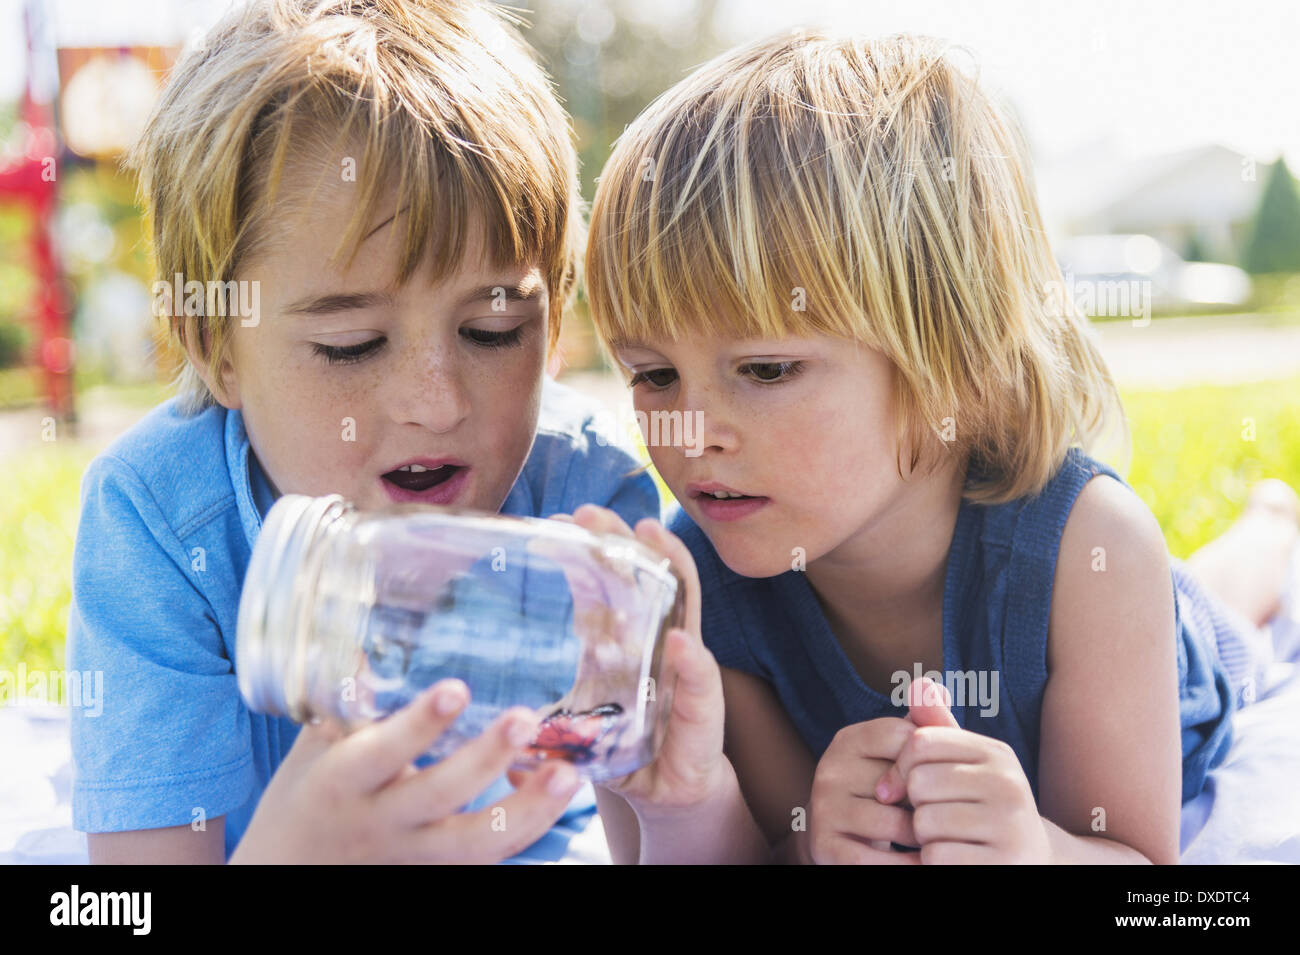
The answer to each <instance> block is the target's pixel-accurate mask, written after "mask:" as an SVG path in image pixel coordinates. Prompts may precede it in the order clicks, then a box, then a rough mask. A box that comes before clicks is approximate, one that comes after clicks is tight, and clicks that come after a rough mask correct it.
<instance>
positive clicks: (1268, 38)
mask: <svg viewBox="0 0 1300 955" xmlns="http://www.w3.org/2000/svg"><path fill="white" fill-rule="evenodd" d="M228 5H229V3H228V2H227V0H156V2H155V0H44V2H38V0H0V475H2V476H3V488H4V492H5V493H4V494H3V496H0V668H5V669H10V670H12V669H13V667H14V666H15V664H16V663H17V662H18V661H20V660H21V661H25V662H26V665H27V667H28V668H30V669H37V668H60V667H62V666H63V662H64V661H63V639H64V632H65V630H66V625H67V610H68V600H69V572H70V567H71V556H72V545H73V538H74V534H75V531H76V524H77V509H78V491H79V485H80V479H81V474H82V471H83V470H84V468H85V466H86V464H87V463H88V462H89V460H90V459H91V458H92V457H93V456H94V455H95V454H96V453H97V452H98V451H99V450H101V449H102V448H103V447H104V446H105V445H106V444H107V443H108V442H109V441H111V440H112V439H113V438H114V437H116V436H117V435H118V434H120V433H121V431H122V430H124V429H125V428H127V427H130V425H131V424H132V423H134V422H135V421H136V420H137V419H138V418H139V417H140V416H141V415H143V414H144V413H145V412H146V411H148V409H149V408H150V407H152V406H153V405H155V404H157V403H158V402H160V401H163V400H165V399H166V398H167V397H168V396H169V394H170V389H169V385H168V382H169V381H170V379H171V376H172V373H173V372H174V369H175V357H174V356H173V355H171V354H169V353H167V352H166V351H165V350H164V349H163V348H161V343H162V340H163V339H162V335H161V333H162V328H161V326H160V325H158V324H157V322H156V320H155V319H153V318H152V316H151V314H150V295H149V288H150V283H151V282H152V280H153V276H152V272H151V265H150V260H149V253H148V248H147V245H146V242H145V241H144V239H145V237H144V234H143V232H142V228H141V220H140V214H139V210H138V209H137V207H136V205H135V202H134V184H133V183H132V182H131V181H130V180H129V179H128V178H127V177H125V176H124V175H123V174H121V173H120V172H119V170H118V165H117V164H118V160H119V158H120V155H121V152H122V150H123V148H124V147H125V146H126V145H127V144H128V143H129V142H130V141H131V140H132V138H133V137H134V135H135V134H136V133H137V132H138V130H139V129H140V127H141V125H142V123H143V121H144V119H145V117H146V116H147V115H148V112H149V109H150V107H151V106H152V103H153V100H154V98H155V97H156V95H157V93H158V90H159V88H160V86H161V84H163V83H164V82H165V80H166V76H167V71H168V69H169V68H170V66H171V64H172V63H173V62H174V61H175V59H176V57H177V55H178V54H179V52H180V51H181V50H182V49H183V47H184V46H185V45H186V44H187V43H192V42H194V41H195V39H197V38H198V37H199V36H201V35H202V33H203V32H204V30H205V29H206V28H207V27H208V26H209V25H210V24H211V23H212V22H214V21H215V20H216V19H217V18H218V17H219V16H220V15H221V14H222V13H223V12H224V11H225V10H226V8H227V7H228ZM512 6H515V7H516V8H517V9H521V10H522V11H523V12H524V15H525V16H526V17H527V19H528V20H529V21H530V23H531V26H530V27H529V28H528V29H527V30H526V36H527V37H528V38H529V40H530V41H531V42H532V44H533V45H534V46H535V48H536V49H537V50H538V52H539V55H540V57H541V59H542V61H543V62H544V64H545V65H546V67H547V68H548V69H549V71H550V73H551V75H552V76H553V77H554V79H555V81H556V84H557V86H558V88H559V91H560V94H561V96H562V97H563V99H564V102H565V104H566V106H567V108H568V109H569V111H570V113H571V114H572V116H573V120H574V126H575V129H576V133H577V136H578V140H579V148H580V153H581V158H582V164H583V167H582V180H583V186H584V194H585V196H586V197H587V199H588V200H590V198H591V196H592V192H593V181H594V179H595V177H596V176H597V175H598V173H599V170H600V168H601V166H602V164H603V162H604V159H605V157H606V156H607V155H608V152H609V149H610V146H611V144H612V142H613V141H614V139H615V138H616V137H617V136H618V134H619V133H620V132H621V131H622V129H623V127H624V125H625V124H626V123H628V122H630V121H631V120H632V119H633V118H634V117H635V116H636V114H637V113H638V112H639V111H640V110H641V109H642V108H644V106H645V105H646V104H648V103H649V102H650V100H651V99H653V98H654V97H655V96H656V95H657V94H658V93H660V92H662V91H663V90H664V89H666V88H667V87H668V86H670V85H671V84H672V83H674V82H675V81H677V80H678V79H680V78H681V77H683V76H685V75H686V73H688V72H689V71H690V70H691V69H692V68H693V67H695V66H697V65H699V64H700V63H702V62H704V61H705V60H707V59H709V58H711V57H712V56H714V55H716V54H718V53H720V52H722V51H724V50H726V49H727V48H729V47H731V46H734V45H736V44H738V43H742V42H745V41H748V40H751V39H755V38H757V37H759V36H762V35H765V34H769V33H772V32H775V31H779V30H788V29H791V28H793V27H796V26H819V25H823V26H828V27H832V28H840V29H853V30H861V31H866V32H869V33H878V34H885V33H892V32H897V31H913V32H922V33H929V34H934V35H939V36H943V37H947V38H950V39H952V40H955V41H957V42H959V43H961V44H963V45H964V46H966V47H967V48H968V49H969V50H970V52H971V54H972V55H973V56H974V58H975V60H976V62H978V63H979V64H980V69H981V73H982V76H983V77H984V79H985V82H987V83H988V84H990V85H991V86H993V87H994V88H996V89H997V90H999V91H1001V93H1002V94H1003V95H1004V97H1005V99H1006V101H1007V102H1008V103H1009V104H1010V106H1011V108H1012V109H1013V110H1014V112H1015V113H1016V115H1017V116H1018V117H1019V119H1020V121H1021V123H1022V125H1023V127H1024V130H1025V133H1026V135H1027V138H1028V141H1029V143H1030V145H1031V148H1032V153H1033V157H1034V161H1035V166H1036V170H1037V177H1038V185H1039V190H1040V195H1041V198H1042V202H1043V206H1044V210H1045V213H1046V216H1047V220H1048V223H1049V226H1050V229H1051V232H1052V238H1053V242H1054V248H1055V249H1056V252H1057V256H1058V258H1059V259H1060V261H1061V264H1062V267H1063V269H1064V270H1065V278H1066V282H1067V285H1069V286H1070V288H1071V294H1072V295H1073V297H1074V299H1075V301H1076V302H1078V303H1079V304H1080V305H1081V307H1083V308H1085V310H1087V311H1088V312H1089V313H1090V314H1091V315H1093V320H1094V321H1095V322H1096V324H1097V327H1098V329H1099V331H1100V334H1101V338H1102V342H1103V346H1104V348H1105V351H1106V354H1107V358H1108V359H1109V360H1110V362H1111V365H1112V368H1113V370H1114V371H1115V373H1116V375H1117V377H1118V378H1119V381H1120V385H1121V390H1122V393H1123V397H1124V399H1125V406H1126V410H1127V412H1128V415H1129V421H1130V426H1131V429H1132V436H1133V454H1132V460H1131V466H1130V468H1129V470H1128V479H1129V482H1130V483H1131V484H1132V485H1133V486H1134V488H1135V489H1136V490H1137V491H1138V493H1139V494H1141V495H1142V497H1143V498H1144V499H1145V500H1146V502H1147V503H1148V504H1149V505H1150V506H1151V508H1152V509H1153V510H1154V512H1155V514H1156V516H1157V517H1158V519H1159V520H1160V522H1161V525H1162V526H1163V528H1164V530H1165V534H1166V538H1167V540H1168V543H1169V548H1170V551H1171V552H1172V553H1173V554H1175V555H1177V556H1184V557H1185V556H1187V555H1188V554H1189V553H1191V552H1192V551H1193V550H1194V549H1196V548H1197V547H1199V546H1200V545H1201V544H1203V543H1205V542H1206V541H1207V540H1209V539H1210V538H1211V537H1213V536H1215V535H1217V534H1218V533H1221V532H1222V531H1223V530H1224V529H1226V527H1227V526H1228V525H1229V524H1230V523H1231V521H1232V520H1233V519H1235V517H1236V516H1237V514H1238V512H1239V510H1240V508H1241V505H1242V503H1243V501H1244V499H1245V494H1246V491H1247V490H1248V488H1249V487H1250V485H1251V484H1252V483H1253V482H1254V481H1256V480H1258V479H1259V478H1261V477H1269V476H1272V477H1279V478H1282V479H1284V480H1287V481H1289V482H1290V483H1291V484H1292V485H1293V486H1297V487H1300V184H1298V183H1297V180H1296V178H1295V176H1294V175H1293V174H1292V170H1297V171H1300V108H1298V104H1300V71H1297V70H1296V69H1295V62H1294V60H1295V50H1296V48H1297V42H1298V41H1300V11H1298V10H1297V8H1296V7H1295V6H1294V4H1293V3H1291V2H1288V0H1278V2H1274V3H1262V2H1261V3H1250V2H1238V3H1234V4H1231V5H1228V6H1227V7H1225V6H1223V5H1211V4H1209V3H1189V2H1182V3H1172V2H1147V3H1120V2H1099V3H1094V4H1091V5H1089V6H1088V8H1087V9H1086V11H1085V10H1081V9H1080V8H1079V7H1078V5H1075V4H1065V3H1029V2H984V3H970V2H962V0H949V2H938V0H934V2H910V3H907V4H901V3H897V2H890V3H879V2H873V0H852V2H850V0H838V2H837V0H802V2H800V3H799V4H796V5H792V4H788V3H778V2H752V0H744V2H742V0H659V2H657V3H654V4H645V3H639V2H633V0H603V2H600V0H533V2H524V0H519V2H518V3H516V4H512ZM554 370H555V373H556V374H557V376H558V377H560V378H562V379H563V380H566V381H568V382H570V383H572V384H574V385H576V386H577V387H580V388H582V389H584V390H586V391H588V392H590V393H591V394H594V395H596V396H598V397H600V398H601V400H603V401H606V402H607V403H608V404H609V405H610V407H611V410H612V411H613V412H614V413H616V414H625V413H626V412H627V410H628V409H630V400H629V399H628V396H627V394H626V390H625V389H624V388H623V386H622V384H621V382H620V381H619V379H618V378H617V377H616V376H614V375H613V374H612V373H611V372H610V371H609V370H608V369H607V368H605V367H604V366H603V364H602V361H601V358H600V355H599V354H598V352H597V349H596V347H595V345H594V343H593V340H592V336H591V331H590V325H589V323H588V321H587V319H586V315H585V312H584V304H583V303H582V302H581V301H579V304H578V310H577V315H576V316H575V318H574V320H573V321H572V322H570V323H569V325H568V327H567V328H566V330H565V334H564V338H563V361H562V364H557V366H556V368H555V369H554Z"/></svg>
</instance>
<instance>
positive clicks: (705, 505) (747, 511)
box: [690, 490, 771, 521]
mask: <svg viewBox="0 0 1300 955" xmlns="http://www.w3.org/2000/svg"><path fill="white" fill-rule="evenodd" d="M690 499H692V500H693V502H694V503H695V507H698V508H699V511H701V512H702V513H703V515H705V517H707V518H708V520H711V521H738V520H741V518H742V517H749V516H750V515H753V513H755V512H758V511H762V509H763V508H764V507H767V505H768V504H770V503H771V498H763V496H757V495H744V496H740V498H715V496H712V495H711V494H708V492H706V491H699V490H693V491H692V492H690Z"/></svg>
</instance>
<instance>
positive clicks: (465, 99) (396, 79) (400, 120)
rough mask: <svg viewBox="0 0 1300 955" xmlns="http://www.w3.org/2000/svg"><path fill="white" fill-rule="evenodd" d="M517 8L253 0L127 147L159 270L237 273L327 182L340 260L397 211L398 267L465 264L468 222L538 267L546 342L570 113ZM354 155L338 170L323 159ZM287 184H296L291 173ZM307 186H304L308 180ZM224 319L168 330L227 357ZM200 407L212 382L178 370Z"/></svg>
mask: <svg viewBox="0 0 1300 955" xmlns="http://www.w3.org/2000/svg"><path fill="white" fill-rule="evenodd" d="M518 23H519V21H518V19H517V18H515V17H514V16H513V15H512V14H509V13H508V12H506V11H504V10H503V9H502V8H500V7H497V6H496V5H495V4H487V3H476V2H471V0H254V2H253V3H251V4H249V5H248V6H247V7H246V8H240V9H237V10H235V11H233V12H232V13H231V14H230V15H229V16H228V17H227V18H226V19H225V20H223V21H222V22H221V23H220V24H218V25H217V26H216V27H215V28H214V29H213V30H212V32H211V33H210V34H209V35H208V36H207V37H206V38H204V41H203V43H202V45H201V46H200V47H198V48H197V49H195V50H193V51H192V52H191V53H190V54H188V55H187V56H186V57H185V58H184V59H182V60H181V62H179V63H178V64H177V66H176V68H175V70H174V71H173V75H172V77H171V79H170V81H169V82H168V85H167V87H166V89H165V90H164V92H163V95H162V96H161V97H160V99H159V102H158V104H157V105H156V106H155V109H154V113H153V115H152V116H151V118H150V121H149V124H148V126H147V127H146V130H145V132H144V134H143V136H142V137H141V139H140V140H139V141H138V142H137V144H136V145H135V147H134V148H133V150H132V152H131V153H130V154H129V156H128V157H127V165H128V166H129V167H131V168H133V169H134V170H135V171H136V172H137V174H138V176H139V182H140V194H141V201H142V205H143V206H144V207H145V210H146V214H147V216H148V217H149V219H150V220H151V225H152V234H153V246H154V253H155V256H156V259H157V264H158V274H159V275H160V276H161V277H162V278H163V279H164V280H167V281H170V279H171V276H173V275H174V274H177V273H179V274H181V275H183V276H184V277H185V279H186V280H187V281H188V280H198V281H200V282H203V283H208V282H211V281H221V282H226V281H230V280H231V279H233V278H234V277H235V276H236V274H237V273H238V272H239V270H240V269H241V267H243V266H244V265H245V264H247V263H248V262H249V261H250V260H251V259H252V258H253V257H254V256H256V254H257V253H258V251H259V249H260V248H261V246H262V244H263V243H264V242H267V241H269V240H270V239H271V237H272V236H273V235H275V234H276V230H277V228H279V229H281V230H282V229H283V227H284V225H285V221H284V220H285V219H286V218H287V217H290V216H293V215H301V214H302V213H304V212H307V211H310V209H311V208H312V206H313V200H314V199H315V198H316V197H317V196H318V195H319V192H320V190H321V189H322V188H338V187H339V186H344V187H346V188H347V189H349V190H351V191H352V193H353V195H352V199H351V201H352V207H351V216H350V222H349V224H348V227H347V228H346V230H345V231H344V233H343V234H342V235H340V236H339V238H338V243H337V246H336V249H335V256H336V258H341V259H342V260H343V261H344V262H345V263H350V262H351V261H352V260H353V259H354V258H355V256H356V254H357V252H358V249H359V247H360V245H361V242H362V241H363V240H364V239H365V237H366V234H367V229H368V228H373V227H374V225H376V224H377V223H378V221H379V220H380V217H381V216H383V215H384V214H385V213H388V214H391V213H392V212H393V211H394V208H393V199H394V196H395V198H396V206H395V209H396V211H400V212H401V213H403V216H402V220H401V221H402V222H404V233H403V235H402V244H401V251H400V257H399V261H398V262H397V263H396V267H397V278H398V281H399V282H400V283H405V282H407V281H408V280H409V279H410V278H411V277H412V275H413V274H414V273H415V271H416V270H417V269H418V268H419V267H420V266H421V265H422V264H423V263H425V262H426V261H428V262H431V266H432V269H433V273H434V275H433V278H434V280H435V281H437V280H440V279H443V278H445V277H447V276H448V275H450V274H451V273H452V272H453V271H455V270H456V269H457V268H458V267H460V266H461V265H462V259H463V257H464V256H465V254H466V252H467V245H468V243H467V237H468V235H469V231H470V229H471V227H472V224H473V223H474V222H475V221H478V222H480V223H481V225H482V229H483V233H482V234H483V241H484V245H485V248H484V249H483V251H484V252H485V254H486V258H487V260H488V262H489V264H491V265H497V266H509V265H516V264H523V263H534V264H537V265H538V267H539V268H540V270H541V271H542V274H543V277H544V279H545V281H546V284H547V289H548V293H549V297H550V314H549V316H548V337H549V342H550V346H551V347H552V348H554V346H555V343H556V342H557V341H558V338H559V332H560V324H561V320H562V317H563V314H564V312H565V310H566V309H567V307H568V305H569V303H570V301H571V299H572V293H573V291H574V287H575V285H576V282H577V278H578V273H579V265H580V260H581V259H580V257H581V249H582V244H583V241H584V238H585V236H584V226H583V222H582V209H583V204H582V199H581V195H580V193H579V187H578V176H577V155H576V151H575V149H574V145H573V131H572V127H571V125H570V123H569V120H568V117H567V116H566V115H565V113H564V111H563V109H562V108H561V107H560V105H559V102H558V101H557V99H556V97H555V93H554V90H553V88H552V86H551V83H550V81H549V79H548V78H547V77H546V75H545V74H544V73H543V71H542V70H541V68H540V67H539V66H538V64H537V62H536V61H535V59H534V58H533V56H532V54H531V52H530V51H529V49H528V47H527V45H526V44H525V43H524V41H523V40H522V38H521V37H520V36H519V34H518V32H517V29H516V26H517V24H518ZM340 160H342V161H343V162H344V163H351V168H350V172H351V176H350V177H349V175H348V172H349V170H348V169H344V168H339V167H333V166H331V165H330V164H331V163H338V162H340ZM290 184H292V186H293V188H289V186H290ZM304 184H306V185H304ZM228 325H229V323H227V322H224V321H207V320H204V319H203V318H201V317H196V316H184V317H178V318H176V319H175V320H174V321H173V323H172V334H173V337H174V340H175V341H177V342H178V343H179V344H181V345H182V346H184V345H185V344H186V343H187V342H193V343H194V344H195V346H196V350H197V352H198V353H199V354H200V355H201V356H202V358H203V360H204V362H205V363H207V364H209V365H212V364H214V363H215V362H217V361H219V360H221V358H222V357H223V356H224V355H225V353H226V350H227V347H228V336H229V328H228ZM180 384H181V391H182V398H183V399H184V404H185V406H186V408H187V410H189V411H191V412H193V411H197V410H200V409H201V408H202V407H204V406H206V405H208V404H211V403H212V402H213V400H214V398H213V396H212V395H211V394H210V392H209V391H208V390H207V388H206V386H204V385H202V384H201V381H200V379H199V376H198V375H197V374H195V373H193V369H191V370H190V373H187V374H183V375H182V377H181V379H180Z"/></svg>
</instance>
